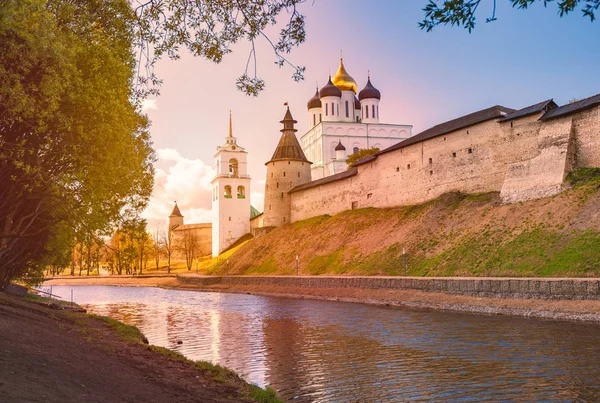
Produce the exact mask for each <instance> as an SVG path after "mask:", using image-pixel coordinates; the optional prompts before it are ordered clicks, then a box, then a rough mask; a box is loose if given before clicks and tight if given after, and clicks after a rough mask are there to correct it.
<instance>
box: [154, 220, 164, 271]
mask: <svg viewBox="0 0 600 403" xmlns="http://www.w3.org/2000/svg"><path fill="white" fill-rule="evenodd" d="M162 250H163V244H162V237H161V229H160V227H159V226H156V228H155V229H154V232H153V233H152V252H153V255H154V263H155V264H156V271H158V268H159V264H160V255H161V253H162Z"/></svg>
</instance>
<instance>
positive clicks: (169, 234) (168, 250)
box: [162, 228, 175, 273]
mask: <svg viewBox="0 0 600 403" xmlns="http://www.w3.org/2000/svg"><path fill="white" fill-rule="evenodd" d="M174 235H175V234H174V232H173V229H172V228H168V229H167V230H166V231H163V233H162V246H163V249H164V251H165V255H167V273H171V257H172V256H173V252H174V251H175V242H174Z"/></svg>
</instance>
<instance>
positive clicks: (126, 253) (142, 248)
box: [104, 218, 153, 274]
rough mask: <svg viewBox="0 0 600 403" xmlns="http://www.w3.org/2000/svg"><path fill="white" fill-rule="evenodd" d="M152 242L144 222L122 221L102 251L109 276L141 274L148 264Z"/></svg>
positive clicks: (135, 219) (141, 220)
mask: <svg viewBox="0 0 600 403" xmlns="http://www.w3.org/2000/svg"><path fill="white" fill-rule="evenodd" d="M152 249H153V245H152V240H151V237H150V235H149V234H148V232H146V220H145V219H140V218H134V219H130V220H126V221H124V222H123V223H122V224H121V225H120V227H119V228H117V229H116V230H115V232H114V233H113V234H112V236H111V238H110V240H109V241H108V242H107V243H106V247H105V249H104V260H105V262H106V263H107V264H108V267H109V270H110V272H111V274H115V273H116V274H123V269H125V274H143V269H144V268H145V267H146V266H147V264H148V259H149V257H150V252H151V250H152Z"/></svg>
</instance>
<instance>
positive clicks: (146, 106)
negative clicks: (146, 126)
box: [142, 99, 158, 112]
mask: <svg viewBox="0 0 600 403" xmlns="http://www.w3.org/2000/svg"><path fill="white" fill-rule="evenodd" d="M152 109H154V110H157V109H158V105H157V104H156V99H144V100H143V101H142V112H147V111H149V110H152Z"/></svg>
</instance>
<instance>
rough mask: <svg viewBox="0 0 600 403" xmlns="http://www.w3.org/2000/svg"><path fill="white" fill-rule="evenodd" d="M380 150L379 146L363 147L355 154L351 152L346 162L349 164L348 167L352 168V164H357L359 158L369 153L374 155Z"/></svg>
mask: <svg viewBox="0 0 600 403" xmlns="http://www.w3.org/2000/svg"><path fill="white" fill-rule="evenodd" d="M378 152H379V148H376V147H372V148H361V149H360V150H358V152H355V153H354V154H350V155H349V156H348V158H346V164H348V169H352V166H353V165H354V164H356V163H357V162H358V161H359V160H362V159H363V158H365V157H368V156H369V155H373V154H376V153H378Z"/></svg>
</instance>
